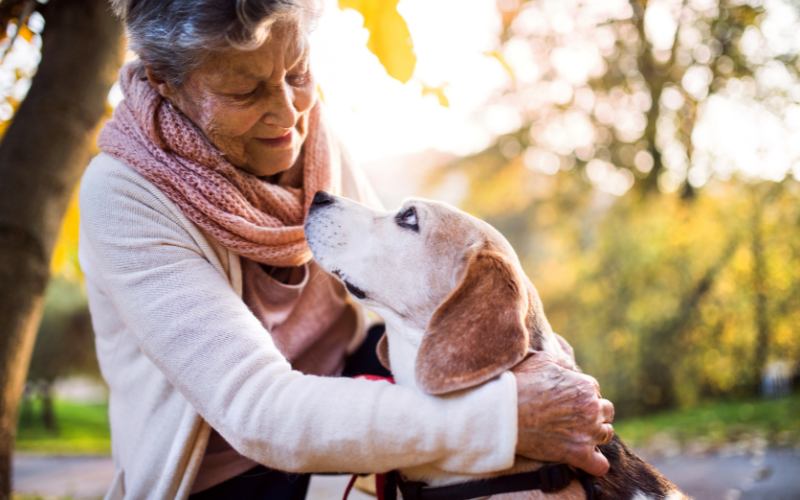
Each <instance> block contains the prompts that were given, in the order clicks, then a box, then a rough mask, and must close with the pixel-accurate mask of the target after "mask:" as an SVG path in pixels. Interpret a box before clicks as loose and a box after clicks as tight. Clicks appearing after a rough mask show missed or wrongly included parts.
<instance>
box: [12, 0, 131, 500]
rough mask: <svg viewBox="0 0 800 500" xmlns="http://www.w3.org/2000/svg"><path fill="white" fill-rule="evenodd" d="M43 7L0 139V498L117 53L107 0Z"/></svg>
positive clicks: (61, 1) (54, 1) (117, 32)
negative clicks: (28, 73)
mask: <svg viewBox="0 0 800 500" xmlns="http://www.w3.org/2000/svg"><path fill="white" fill-rule="evenodd" d="M43 7H44V10H43V15H44V18H45V22H46V27H45V30H44V33H43V35H42V36H43V45H42V60H41V63H40V64H39V69H38V72H37V74H36V76H35V77H34V79H33V83H32V85H31V88H30V91H29V92H28V95H27V97H26V98H25V100H24V102H23V103H22V105H21V106H20V108H19V110H18V111H17V113H16V116H15V117H14V120H13V122H12V123H11V125H10V126H9V128H8V130H7V131H6V133H5V136H4V137H3V140H2V143H1V144H0V500H6V499H8V498H10V496H11V493H10V492H11V477H10V471H11V457H12V453H13V447H14V435H15V433H16V431H15V424H16V416H17V404H18V402H19V397H20V394H21V392H22V388H23V384H24V381H25V372H26V371H27V368H28V363H29V361H30V355H31V350H32V348H33V343H34V338H35V335H36V329H37V327H38V324H39V321H40V319H41V318H40V317H41V312H42V302H43V296H44V290H45V286H46V284H47V281H48V278H49V262H50V257H51V254H52V251H53V246H54V245H55V241H56V238H57V236H58V231H59V227H60V223H61V219H62V217H63V215H64V212H65V211H66V207H67V204H68V202H69V199H70V196H71V194H72V191H73V190H74V188H75V185H76V184H77V182H78V179H79V178H80V176H81V174H82V172H83V170H84V168H85V167H86V164H87V163H88V161H89V157H90V154H91V147H92V142H93V139H94V131H95V129H96V127H97V124H98V122H99V120H100V119H101V118H102V116H103V114H104V111H105V108H106V98H107V95H108V91H109V89H110V87H111V85H112V83H113V82H114V81H115V80H116V75H117V70H118V69H119V66H120V65H121V63H122V56H123V41H122V37H121V26H120V24H119V22H118V21H117V20H116V19H115V18H114V17H113V15H112V13H111V12H110V10H109V7H108V2H107V1H106V0H50V2H48V3H47V4H46V5H44V6H43Z"/></svg>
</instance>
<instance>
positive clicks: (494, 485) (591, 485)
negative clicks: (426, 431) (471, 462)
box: [383, 464, 602, 500]
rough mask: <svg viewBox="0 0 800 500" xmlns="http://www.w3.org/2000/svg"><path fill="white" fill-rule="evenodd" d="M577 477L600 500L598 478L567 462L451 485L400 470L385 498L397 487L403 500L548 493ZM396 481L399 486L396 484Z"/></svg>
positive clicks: (392, 498) (392, 497)
mask: <svg viewBox="0 0 800 500" xmlns="http://www.w3.org/2000/svg"><path fill="white" fill-rule="evenodd" d="M573 479H578V480H579V481H580V483H581V485H582V486H583V489H584V491H585V492H586V498H587V500H599V498H600V494H601V493H602V490H601V489H600V485H599V484H598V483H597V478H594V477H593V476H590V475H588V474H586V473H585V472H583V471H579V472H575V471H574V470H573V469H572V468H570V467H569V466H568V465H566V464H553V465H546V466H544V467H542V468H541V469H539V470H536V471H533V472H522V473H519V474H511V475H508V476H499V477H494V478H491V479H483V480H478V481H469V482H466V483H459V484H453V485H448V486H428V485H427V484H425V483H421V482H416V481H405V480H403V478H402V477H401V476H400V474H399V473H398V472H397V471H393V472H390V473H389V474H387V476H386V489H385V490H384V495H383V498H384V500H397V489H398V488H399V489H400V492H401V493H402V494H403V500H470V499H472V498H481V497H488V496H492V495H499V494H501V493H513V492H516V491H528V490H542V491H543V492H545V493H549V492H553V491H559V490H562V489H564V488H566V487H567V486H569V484H570V483H571V482H572V480H573ZM392 483H396V485H397V486H395V484H392Z"/></svg>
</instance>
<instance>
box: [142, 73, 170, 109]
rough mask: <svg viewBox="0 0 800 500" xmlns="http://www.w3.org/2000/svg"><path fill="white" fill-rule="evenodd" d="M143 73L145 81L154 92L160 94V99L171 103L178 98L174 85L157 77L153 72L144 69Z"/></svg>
mask: <svg viewBox="0 0 800 500" xmlns="http://www.w3.org/2000/svg"><path fill="white" fill-rule="evenodd" d="M144 72H145V74H146V75H147V81H149V82H150V85H152V86H153V88H154V89H156V92H158V93H159V94H161V97H163V98H164V99H166V100H167V101H169V102H172V101H173V100H174V99H176V98H177V96H178V91H177V89H176V88H175V86H174V85H172V84H171V83H169V82H168V81H166V80H164V79H163V78H161V77H160V76H158V75H157V74H156V73H155V72H153V70H151V69H149V68H147V67H145V68H144Z"/></svg>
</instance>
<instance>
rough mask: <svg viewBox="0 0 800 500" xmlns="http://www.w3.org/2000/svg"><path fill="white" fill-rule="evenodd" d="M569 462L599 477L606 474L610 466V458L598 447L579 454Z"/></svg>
mask: <svg viewBox="0 0 800 500" xmlns="http://www.w3.org/2000/svg"><path fill="white" fill-rule="evenodd" d="M567 463H568V464H569V465H571V466H573V467H577V468H579V469H581V470H583V471H585V472H587V473H589V474H591V475H593V476H597V477H600V476H605V475H606V472H608V469H609V468H610V465H609V464H608V459H607V458H606V457H605V456H604V455H603V454H602V453H600V450H598V449H597V448H593V449H592V450H590V451H589V452H588V453H584V454H582V455H578V456H576V457H575V459H574V460H569V461H568V462H567Z"/></svg>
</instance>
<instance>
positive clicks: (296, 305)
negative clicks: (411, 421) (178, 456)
mask: <svg viewBox="0 0 800 500" xmlns="http://www.w3.org/2000/svg"><path fill="white" fill-rule="evenodd" d="M241 264H242V284H243V292H244V296H243V299H244V303H245V304H247V307H248V308H249V309H250V310H251V311H252V312H253V314H255V315H256V317H257V318H258V319H259V320H260V321H261V323H262V324H263V325H264V328H266V329H267V331H268V332H270V334H271V335H272V339H273V340H274V342H275V344H276V345H277V347H278V349H280V351H281V353H283V355H284V356H286V358H287V359H288V360H289V361H290V362H291V363H292V368H294V369H296V370H299V371H301V372H303V373H306V374H311V375H329V376H335V375H339V374H341V372H342V369H343V368H344V363H345V355H346V353H347V347H348V345H349V344H350V343H351V341H352V339H353V336H354V335H355V333H356V328H357V326H358V325H357V323H358V322H357V316H356V311H355V309H354V308H353V306H352V303H351V302H350V299H349V297H348V295H347V292H346V291H345V289H344V286H342V284H341V283H340V282H339V281H337V280H335V279H334V278H332V277H331V276H330V275H329V274H327V273H326V272H324V271H323V270H322V269H320V268H319V266H317V264H316V263H315V262H314V261H311V262H309V263H307V264H304V265H302V266H299V267H288V268H287V267H269V266H264V265H262V264H259V263H258V262H255V261H252V260H249V259H245V258H243V257H242V258H241ZM257 465H258V463H256V462H254V461H253V460H250V459H249V458H247V457H244V456H242V455H240V454H239V453H238V452H237V451H236V450H234V449H233V448H232V447H231V445H230V444H228V442H227V441H225V439H224V438H223V437H222V436H220V435H219V433H217V432H216V431H212V432H211V435H210V436H209V438H208V447H207V448H206V454H205V456H204V457H203V462H202V463H201V464H200V470H199V471H198V472H197V477H196V478H195V482H194V485H193V487H192V490H191V493H192V494H194V493H199V492H201V491H204V490H207V489H209V488H211V487H213V486H216V485H218V484H220V483H222V482H224V481H227V480H228V479H231V478H233V477H236V476H238V475H240V474H242V473H244V472H247V471H248V470H250V469H252V468H253V467H256V466H257Z"/></svg>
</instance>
